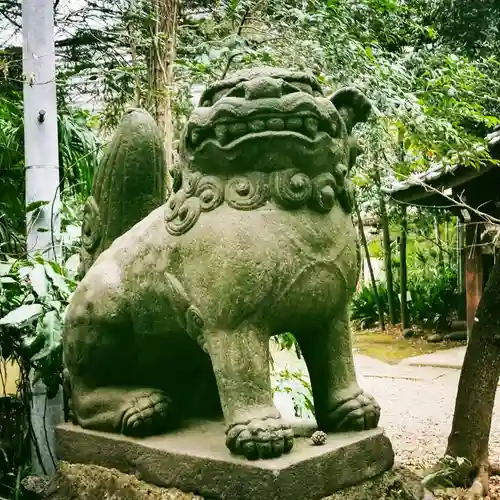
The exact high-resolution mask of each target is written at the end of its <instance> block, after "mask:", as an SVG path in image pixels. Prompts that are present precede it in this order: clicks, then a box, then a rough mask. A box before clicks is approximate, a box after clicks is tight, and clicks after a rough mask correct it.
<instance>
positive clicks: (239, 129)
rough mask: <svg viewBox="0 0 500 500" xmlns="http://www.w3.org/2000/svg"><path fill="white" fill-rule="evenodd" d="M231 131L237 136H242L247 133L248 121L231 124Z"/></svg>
mask: <svg viewBox="0 0 500 500" xmlns="http://www.w3.org/2000/svg"><path fill="white" fill-rule="evenodd" d="M229 133H230V134H231V135H233V136H236V137H241V136H242V135H244V134H246V133H247V125H246V123H231V125H229Z"/></svg>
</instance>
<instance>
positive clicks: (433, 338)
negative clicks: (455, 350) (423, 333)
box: [427, 333, 444, 344]
mask: <svg viewBox="0 0 500 500" xmlns="http://www.w3.org/2000/svg"><path fill="white" fill-rule="evenodd" d="M443 340H444V335H442V334H441V333H431V334H430V335H428V336H427V342H431V343H432V344H436V343H438V342H442V341H443Z"/></svg>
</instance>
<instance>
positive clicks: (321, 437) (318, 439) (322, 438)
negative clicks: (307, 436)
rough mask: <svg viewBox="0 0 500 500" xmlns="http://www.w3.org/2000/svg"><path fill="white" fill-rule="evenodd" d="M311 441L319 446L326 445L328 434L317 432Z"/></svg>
mask: <svg viewBox="0 0 500 500" xmlns="http://www.w3.org/2000/svg"><path fill="white" fill-rule="evenodd" d="M311 440H312V442H313V443H314V444H315V445H317V446H319V445H322V444H325V443H326V433H325V432H323V431H316V432H314V434H313V435H312V436H311Z"/></svg>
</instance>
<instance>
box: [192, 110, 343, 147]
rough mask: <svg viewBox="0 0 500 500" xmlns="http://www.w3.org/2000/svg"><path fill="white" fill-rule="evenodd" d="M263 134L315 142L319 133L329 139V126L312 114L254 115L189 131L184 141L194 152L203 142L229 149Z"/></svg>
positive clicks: (328, 123)
mask: <svg viewBox="0 0 500 500" xmlns="http://www.w3.org/2000/svg"><path fill="white" fill-rule="evenodd" d="M266 132H274V133H276V132H280V133H288V134H292V135H295V136H299V137H301V138H305V139H309V140H313V139H315V137H316V136H317V135H318V134H319V133H321V132H323V133H326V134H328V135H330V136H332V135H333V130H332V124H331V123H330V122H329V121H326V120H323V119H320V118H318V117H317V116H316V115H314V114H312V113H300V114H298V113H293V114H290V115H286V114H280V115H279V116H277V115H267V116H266V115H255V116H252V117H249V118H247V119H238V120H234V121H233V120H231V121H229V120H225V121H223V122H218V123H216V124H215V125H214V126H211V127H197V128H193V129H192V130H191V132H190V134H189V137H188V141H189V143H190V146H191V147H192V148H197V147H199V146H201V145H202V144H203V143H205V142H207V141H212V142H213V141H216V142H218V143H219V144H220V146H229V147H230V146H232V145H233V144H235V143H236V142H237V141H238V139H242V138H245V137H249V138H250V137H252V136H255V135H256V134H262V133H266ZM280 135H281V134H280ZM238 142H240V141H238Z"/></svg>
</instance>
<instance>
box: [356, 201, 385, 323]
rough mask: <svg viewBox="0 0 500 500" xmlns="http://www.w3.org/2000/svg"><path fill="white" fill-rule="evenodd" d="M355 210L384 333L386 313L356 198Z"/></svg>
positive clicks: (379, 319)
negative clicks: (383, 309) (383, 308)
mask: <svg viewBox="0 0 500 500" xmlns="http://www.w3.org/2000/svg"><path fill="white" fill-rule="evenodd" d="M354 210H355V212H356V217H357V218H358V232H359V237H360V238H361V243H362V245H363V249H364V251H365V255H366V263H367V264H368V271H369V273H370V280H371V283H372V288H373V295H374V296H375V303H376V304H377V310H378V321H379V324H380V329H381V330H382V331H385V321H384V311H382V303H381V300H380V296H379V294H378V290H377V282H376V280H375V273H374V272H373V267H372V261H371V259H370V251H369V248H368V242H367V241H366V235H365V230H364V227H363V221H362V219H361V214H360V212H359V207H358V201H357V200H356V197H354ZM361 265H363V262H361Z"/></svg>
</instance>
